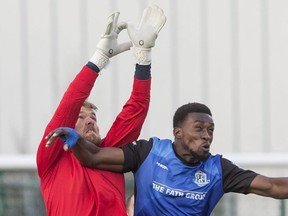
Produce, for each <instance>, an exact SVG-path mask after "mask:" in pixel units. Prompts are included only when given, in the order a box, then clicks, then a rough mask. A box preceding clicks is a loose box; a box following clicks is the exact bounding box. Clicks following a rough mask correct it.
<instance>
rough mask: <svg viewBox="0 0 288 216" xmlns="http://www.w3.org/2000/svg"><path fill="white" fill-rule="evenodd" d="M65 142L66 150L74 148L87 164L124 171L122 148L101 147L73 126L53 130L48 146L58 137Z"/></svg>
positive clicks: (49, 136)
mask: <svg viewBox="0 0 288 216" xmlns="http://www.w3.org/2000/svg"><path fill="white" fill-rule="evenodd" d="M57 138H59V139H61V140H62V141H63V142H64V145H63V149H64V150H65V151H68V150H72V152H73V154H74V155H75V156H76V157H77V158H78V159H79V160H80V161H84V162H85V166H87V167H90V168H96V169H103V170H108V171H114V172H122V171H123V164H124V153H123V151H122V149H120V148H113V147H106V148H100V147H98V146H96V145H95V144H93V143H91V142H89V141H87V140H85V139H83V138H82V137H81V136H79V134H78V133H77V132H76V130H74V129H73V128H68V127H60V128H57V129H55V130H53V131H51V132H50V133H49V134H48V135H47V136H46V139H47V143H46V147H50V146H51V145H52V144H53V142H54V141H55V140H56V139H57Z"/></svg>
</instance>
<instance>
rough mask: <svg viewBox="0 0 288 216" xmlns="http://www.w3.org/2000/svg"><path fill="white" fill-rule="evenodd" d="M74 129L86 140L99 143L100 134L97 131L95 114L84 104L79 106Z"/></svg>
mask: <svg viewBox="0 0 288 216" xmlns="http://www.w3.org/2000/svg"><path fill="white" fill-rule="evenodd" d="M75 130H76V131H77V132H78V133H79V135H80V136H82V137H83V138H85V139H86V140H88V141H90V142H92V143H94V144H95V145H98V146H99V145H100V142H101V136H100V133H99V127H98V124H97V118H96V114H95V112H94V110H93V109H91V108H87V107H84V106H82V107H81V110H80V113H79V116H78V120H77V122H76V125H75Z"/></svg>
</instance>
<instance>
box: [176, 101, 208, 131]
mask: <svg viewBox="0 0 288 216" xmlns="http://www.w3.org/2000/svg"><path fill="white" fill-rule="evenodd" d="M193 112H198V113H206V114H208V115H210V116H212V113H211V111H210V109H209V108H208V107H207V106H206V105H204V104H201V103H197V102H194V103H188V104H184V105H182V106H181V107H179V108H178V109H177V110H176V112H175V114H174V117H173V128H175V127H179V125H180V124H181V123H182V122H183V121H184V120H185V119H186V117H187V115H188V114H189V113H193Z"/></svg>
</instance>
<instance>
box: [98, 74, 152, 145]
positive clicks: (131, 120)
mask: <svg viewBox="0 0 288 216" xmlns="http://www.w3.org/2000/svg"><path fill="white" fill-rule="evenodd" d="M150 88H151V78H150V79H147V80H139V79H137V78H136V77H134V83H133V89H132V93H131V96H130V98H129V99H128V101H127V102H126V104H125V105H124V106H123V109H122V111H121V112H120V114H119V115H118V116H117V117H116V119H115V121H114V123H113V125H112V127H111V128H110V130H109V131H108V133H107V135H106V137H105V138H104V139H103V140H102V143H101V147H107V146H114V147H120V146H123V145H125V144H127V143H131V142H133V141H134V140H137V139H138V137H139V135H140V132H141V129H142V126H143V123H144V120H145V118H146V116H147V112H148V108H149V103H150Z"/></svg>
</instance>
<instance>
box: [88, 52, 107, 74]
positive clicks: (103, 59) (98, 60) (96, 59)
mask: <svg viewBox="0 0 288 216" xmlns="http://www.w3.org/2000/svg"><path fill="white" fill-rule="evenodd" d="M89 61H90V62H92V63H94V64H95V65H97V67H98V68H99V69H100V70H102V69H103V68H104V67H105V66H106V65H107V64H108V63H109V58H108V57H107V56H106V55H104V54H103V53H102V52H101V51H99V50H96V52H95V53H94V55H93V56H92V58H91V59H90V60H89Z"/></svg>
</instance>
